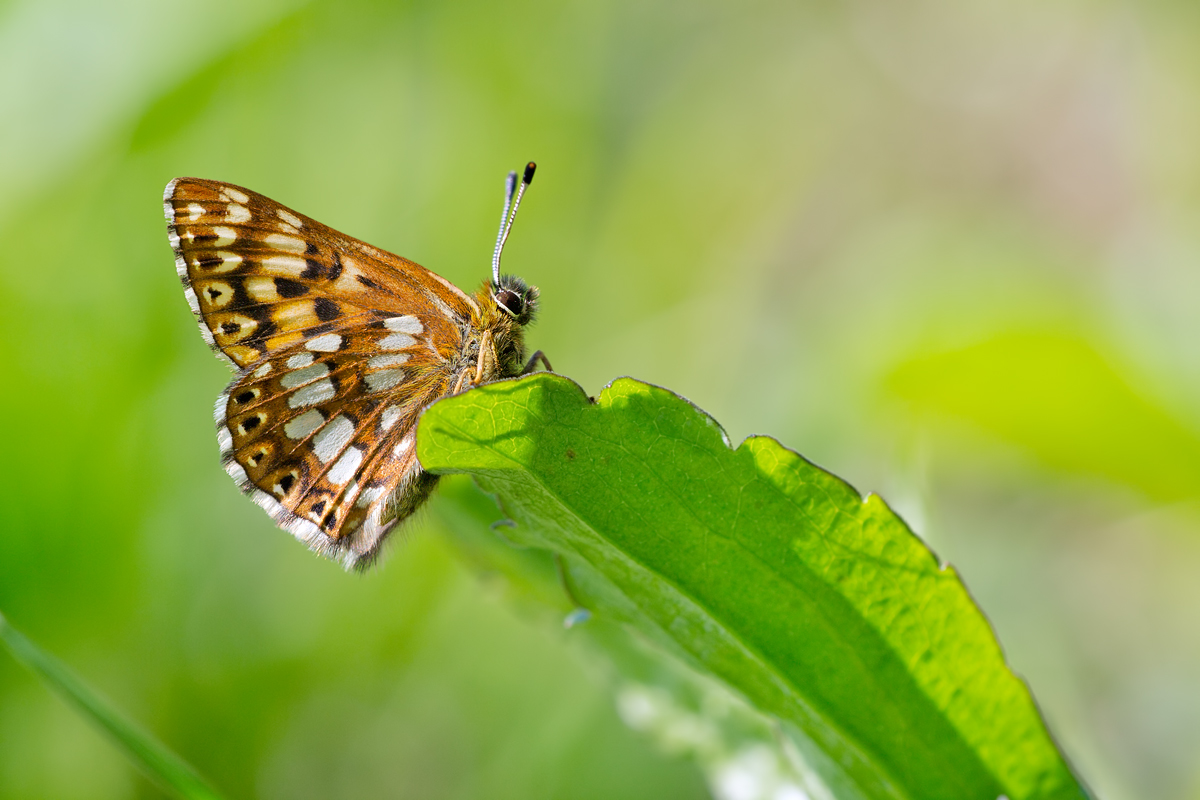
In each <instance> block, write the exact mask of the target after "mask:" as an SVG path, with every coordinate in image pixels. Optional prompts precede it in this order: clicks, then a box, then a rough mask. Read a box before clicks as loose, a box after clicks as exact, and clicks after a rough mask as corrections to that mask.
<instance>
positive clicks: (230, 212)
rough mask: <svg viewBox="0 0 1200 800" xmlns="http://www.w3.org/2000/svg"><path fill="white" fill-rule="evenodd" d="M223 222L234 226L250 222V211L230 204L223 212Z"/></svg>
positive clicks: (235, 204)
mask: <svg viewBox="0 0 1200 800" xmlns="http://www.w3.org/2000/svg"><path fill="white" fill-rule="evenodd" d="M225 221H226V222H229V223H232V224H234V225H240V224H242V223H243V222H249V221H250V209H248V208H246V207H245V206H239V205H238V204H237V203H233V204H231V205H230V206H229V207H228V208H227V209H226V211H225Z"/></svg>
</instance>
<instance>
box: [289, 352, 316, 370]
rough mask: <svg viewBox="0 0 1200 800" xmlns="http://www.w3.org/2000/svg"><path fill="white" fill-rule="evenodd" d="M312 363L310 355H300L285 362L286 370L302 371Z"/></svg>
mask: <svg viewBox="0 0 1200 800" xmlns="http://www.w3.org/2000/svg"><path fill="white" fill-rule="evenodd" d="M312 362H313V356H312V353H300V354H298V355H294V356H292V357H291V358H289V359H288V360H287V365H288V369H302V368H304V367H307V366H308V365H309V364H311V363H312Z"/></svg>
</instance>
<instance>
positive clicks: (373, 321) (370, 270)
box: [164, 178, 479, 564]
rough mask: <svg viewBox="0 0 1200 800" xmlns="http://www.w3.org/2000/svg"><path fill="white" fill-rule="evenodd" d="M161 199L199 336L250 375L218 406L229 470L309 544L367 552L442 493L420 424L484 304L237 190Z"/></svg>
mask: <svg viewBox="0 0 1200 800" xmlns="http://www.w3.org/2000/svg"><path fill="white" fill-rule="evenodd" d="M164 206H165V210H166V214H167V219H168V223H169V231H170V236H171V243H172V245H173V246H174V248H175V255H176V267H177V269H178V271H179V275H180V277H181V279H182V280H183V282H184V285H185V286H186V294H187V297H188V301H189V303H190V304H191V306H192V310H193V312H194V313H195V315H196V316H197V318H198V320H199V322H200V329H201V332H202V333H203V334H204V335H205V338H206V340H207V341H208V342H209V343H210V344H211V345H212V346H213V347H214V348H215V349H217V350H218V351H219V352H220V353H222V354H223V355H224V356H225V357H227V358H228V359H229V360H230V361H231V362H232V363H233V364H234V365H235V366H236V367H237V368H239V370H240V371H239V373H238V375H237V376H236V377H235V379H234V380H233V382H232V383H231V384H230V385H229V387H228V389H227V390H226V391H225V392H224V393H223V394H222V395H221V397H220V398H219V399H218V401H217V408H216V421H217V428H218V439H219V441H220V444H221V451H222V457H223V459H224V462H225V466H226V470H227V471H228V472H229V473H230V475H232V476H233V478H234V479H235V480H236V481H237V482H238V484H239V486H240V487H241V488H242V489H243V490H244V491H246V492H248V493H250V494H251V495H252V496H253V498H254V499H255V501H256V502H258V503H259V505H261V506H262V507H263V508H265V509H266V510H267V511H268V513H270V514H271V516H272V517H273V518H274V519H275V520H276V522H278V523H279V524H280V525H281V526H283V527H285V528H287V529H288V530H290V531H291V532H292V533H293V534H295V535H296V536H297V537H299V538H301V539H302V540H304V541H305V542H307V543H308V544H309V546H310V547H313V548H314V549H316V550H318V551H322V552H325V553H327V554H330V555H335V556H341V557H342V558H343V560H344V561H346V563H348V564H356V563H359V562H360V561H361V560H363V559H367V560H369V559H370V558H371V557H372V556H374V554H375V552H376V549H377V547H378V544H379V541H380V540H381V538H382V536H383V534H384V533H386V531H387V528H388V527H389V526H390V524H391V523H392V522H393V521H394V520H396V519H398V518H403V517H404V516H406V515H407V514H408V513H410V512H411V511H412V510H413V509H414V508H415V507H416V505H418V504H419V503H420V502H421V501H422V500H423V499H424V498H425V496H426V495H427V494H428V493H429V491H430V489H431V488H432V485H433V481H434V479H433V477H432V476H430V475H428V474H427V473H424V472H423V471H422V470H421V468H420V464H419V463H418V462H417V459H416V452H415V434H416V419H417V416H418V414H419V413H420V411H421V410H422V409H423V408H424V407H425V406H426V405H427V404H428V403H430V402H432V401H433V400H435V399H437V398H438V397H440V396H442V395H444V394H446V393H447V392H449V391H451V390H452V388H453V386H454V385H455V384H452V382H453V381H455V375H456V374H459V375H460V376H461V374H462V369H463V365H462V364H461V363H460V362H461V359H460V358H459V356H460V354H461V352H462V350H463V332H464V330H466V328H467V325H468V324H469V323H470V322H471V321H472V320H476V319H477V318H478V315H479V307H478V305H477V304H476V302H475V300H474V299H472V298H470V297H468V296H467V295H465V294H463V293H462V292H461V291H459V290H458V289H457V288H456V287H454V286H453V284H450V283H449V282H447V281H445V280H443V279H442V278H440V277H439V276H437V275H435V274H434V273H432V272H430V271H428V270H426V269H424V268H423V267H421V266H419V265H417V264H415V263H413V262H411V261H408V260H406V259H403V258H400V257H399V256H395V255H393V254H391V253H386V252H384V251H381V250H378V249H376V248H374V247H371V246H370V245H368V244H365V243H364V242H360V241H358V240H357V239H354V238H352V237H349V236H346V235H345V234H342V233H339V232H338V231H336V230H334V229H332V228H329V227H328V226H326V225H322V224H321V223H319V222H316V221H315V220H312V219H310V218H308V217H305V216H303V215H302V214H298V213H296V212H294V211H292V210H291V209H288V208H285V207H284V206H282V205H280V204H278V203H276V202H275V201H273V200H270V199H268V198H266V197H264V196H262V195H260V194H257V193H254V192H251V191H249V190H247V189H243V188H241V187H239V186H233V185H231V184H224V183H218V182H215V181H207V180H199V179H192V178H179V179H176V180H175V181H172V182H171V183H170V184H169V185H168V186H167V191H166V194H165V197H164ZM456 359H457V360H456ZM457 383H461V380H459V381H457Z"/></svg>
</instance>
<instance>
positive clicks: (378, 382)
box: [366, 369, 404, 392]
mask: <svg viewBox="0 0 1200 800" xmlns="http://www.w3.org/2000/svg"><path fill="white" fill-rule="evenodd" d="M366 379H367V386H369V387H371V391H372V392H382V391H384V390H386V389H391V388H393V387H394V386H396V385H397V384H398V383H400V381H402V380H404V370H402V369H385V370H383V371H382V372H368V373H367V378H366Z"/></svg>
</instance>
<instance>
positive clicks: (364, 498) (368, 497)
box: [354, 486, 387, 508]
mask: <svg viewBox="0 0 1200 800" xmlns="http://www.w3.org/2000/svg"><path fill="white" fill-rule="evenodd" d="M385 491H387V487H385V486H368V487H367V488H366V489H363V490H362V494H360V495H359V496H358V502H357V503H355V504H354V506H355V508H366V507H367V506H369V505H371V503H374V502H375V501H376V500H378V499H379V498H381V497H383V493H384V492H385Z"/></svg>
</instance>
